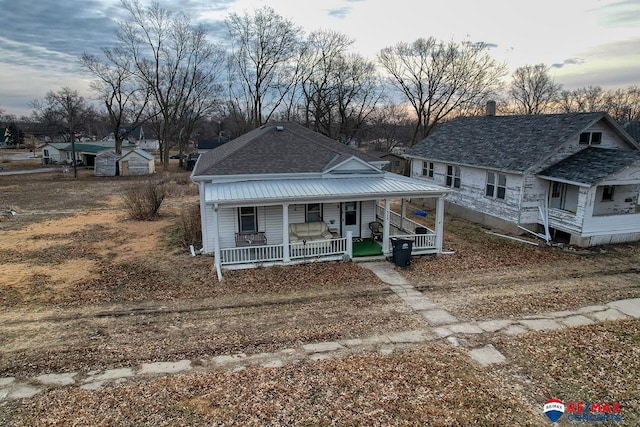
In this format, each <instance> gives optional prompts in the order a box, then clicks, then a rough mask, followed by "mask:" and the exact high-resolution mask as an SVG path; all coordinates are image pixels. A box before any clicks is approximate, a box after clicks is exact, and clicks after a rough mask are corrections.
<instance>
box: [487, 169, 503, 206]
mask: <svg viewBox="0 0 640 427" xmlns="http://www.w3.org/2000/svg"><path fill="white" fill-rule="evenodd" d="M506 194H507V176H506V175H505V174H503V173H497V172H487V189H486V192H485V195H486V196H488V197H493V198H496V199H502V200H504V198H505V196H506Z"/></svg>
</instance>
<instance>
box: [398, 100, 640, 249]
mask: <svg viewBox="0 0 640 427" xmlns="http://www.w3.org/2000/svg"><path fill="white" fill-rule="evenodd" d="M494 112H495V104H489V105H488V107H487V113H488V114H487V115H486V116H479V117H460V118H456V119H453V120H451V121H449V122H446V123H444V124H442V125H440V126H439V127H438V128H436V129H434V130H433V131H432V133H431V134H430V135H429V136H428V137H427V138H425V139H424V140H422V141H420V142H418V143H417V144H416V145H415V146H414V147H412V148H411V149H409V150H408V151H407V152H406V153H405V157H407V158H408V159H410V161H411V176H412V177H414V178H418V179H421V180H423V181H424V182H432V183H436V184H441V185H444V186H446V187H448V188H449V189H451V192H450V193H448V194H447V196H446V201H447V211H448V212H449V213H452V214H454V215H459V216H462V217H465V218H468V219H470V220H473V221H476V222H480V223H484V224H486V225H489V226H494V227H500V228H503V229H507V230H509V231H519V232H522V230H521V228H525V229H527V230H531V231H534V232H539V233H541V234H543V235H544V237H545V238H547V239H548V238H549V237H554V236H557V237H568V238H569V242H570V244H573V245H577V246H583V247H588V246H595V245H602V244H609V243H619V242H627V241H635V240H640V209H639V207H638V195H639V194H640V151H638V150H639V148H640V147H639V145H638V143H637V142H636V141H635V140H634V139H633V138H632V137H631V136H629V134H628V133H627V132H626V131H625V130H624V129H623V128H622V127H621V126H620V125H618V123H616V122H615V121H614V120H613V119H612V118H611V117H610V116H609V115H608V114H606V113H575V114H549V115H531V116H495V113H494Z"/></svg>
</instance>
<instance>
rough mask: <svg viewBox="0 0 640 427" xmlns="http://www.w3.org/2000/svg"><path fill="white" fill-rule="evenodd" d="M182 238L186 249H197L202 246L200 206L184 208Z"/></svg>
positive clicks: (181, 217) (193, 205) (181, 223)
mask: <svg viewBox="0 0 640 427" xmlns="http://www.w3.org/2000/svg"><path fill="white" fill-rule="evenodd" d="M180 226H181V232H182V233H181V236H180V240H181V243H182V245H183V246H184V247H189V245H193V246H194V247H195V248H199V247H201V246H202V227H201V222H200V205H199V204H190V205H186V206H184V207H183V208H182V213H181V215H180Z"/></svg>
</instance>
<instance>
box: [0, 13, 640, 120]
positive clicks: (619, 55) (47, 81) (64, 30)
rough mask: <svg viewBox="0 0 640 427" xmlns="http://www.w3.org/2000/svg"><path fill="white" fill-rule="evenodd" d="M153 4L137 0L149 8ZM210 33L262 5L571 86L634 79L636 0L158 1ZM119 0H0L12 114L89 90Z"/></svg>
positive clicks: (316, 24) (369, 42)
mask: <svg viewBox="0 0 640 427" xmlns="http://www.w3.org/2000/svg"><path fill="white" fill-rule="evenodd" d="M147 1H149V0H142V3H143V4H147ZM160 3H161V4H162V5H163V6H165V7H166V8H167V9H169V10H175V11H178V10H179V11H184V12H186V13H188V14H189V15H190V16H191V17H192V18H193V19H194V20H195V21H199V22H203V23H205V24H206V25H207V26H208V27H209V28H211V29H212V30H213V31H212V33H216V29H217V30H219V31H220V32H221V31H223V30H224V24H223V20H224V18H225V17H226V16H228V14H229V13H232V12H236V13H244V12H249V13H251V12H252V11H253V10H254V9H256V8H259V7H262V6H265V5H268V6H271V7H273V8H274V9H275V10H276V12H277V13H279V14H280V15H282V16H284V17H286V18H289V19H291V20H292V21H294V22H295V23H296V24H297V25H299V26H301V27H303V29H304V30H305V31H306V32H310V31H313V30H318V29H332V30H335V31H339V32H341V33H344V34H347V35H349V36H350V37H351V38H352V39H354V40H355V44H354V50H355V51H357V52H359V53H361V54H363V55H365V56H367V57H369V58H370V59H375V55H376V53H377V52H378V51H379V50H380V49H382V48H384V47H387V46H392V45H394V44H396V43H397V42H400V41H405V42H410V41H413V40H415V39H417V38H418V37H429V36H433V37H435V38H437V39H440V40H451V39H453V40H456V41H462V40H470V41H474V42H485V43H487V44H489V45H490V46H492V49H491V52H492V54H493V55H494V57H495V58H496V59H498V60H500V61H504V62H506V63H507V65H508V66H509V68H510V69H512V70H513V69H515V68H517V67H519V66H522V65H526V64H539V63H544V64H547V65H549V66H552V69H551V70H552V73H553V75H554V77H555V80H556V82H557V83H560V84H562V85H563V86H564V87H565V88H567V89H573V88H576V87H584V86H589V85H599V86H602V87H604V88H607V89H608V88H618V87H627V86H629V85H631V84H640V0H536V1H535V2H533V1H530V0H527V1H524V0H445V1H439V2H436V1H434V0H268V1H267V0H160ZM125 17H126V16H125V15H123V12H122V9H121V7H120V1H119V0H55V1H51V0H0V82H1V83H0V109H2V110H4V112H5V113H9V114H15V115H18V116H21V115H28V114H29V113H30V110H31V109H30V107H29V103H30V101H32V100H34V99H41V98H43V97H44V95H45V94H46V92H47V91H48V90H58V89H59V88H61V87H62V86H69V87H71V88H72V89H77V90H78V91H80V92H81V93H82V94H84V95H86V96H90V93H89V92H88V90H87V87H88V81H87V79H86V76H84V75H83V74H82V73H81V72H80V69H79V67H78V62H77V58H78V57H79V56H80V55H81V54H82V53H83V52H89V53H99V52H100V48H101V47H105V46H109V45H110V40H112V39H113V34H114V31H115V28H116V22H117V20H119V19H124V18H125Z"/></svg>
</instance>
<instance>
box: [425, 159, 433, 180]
mask: <svg viewBox="0 0 640 427" xmlns="http://www.w3.org/2000/svg"><path fill="white" fill-rule="evenodd" d="M422 176H426V177H427V178H433V162H422Z"/></svg>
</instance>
